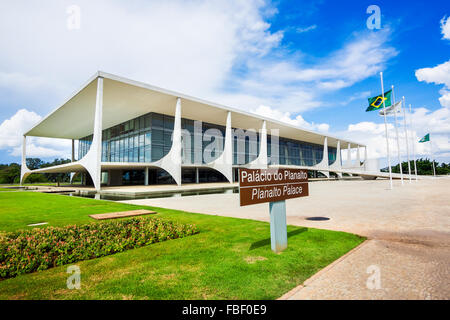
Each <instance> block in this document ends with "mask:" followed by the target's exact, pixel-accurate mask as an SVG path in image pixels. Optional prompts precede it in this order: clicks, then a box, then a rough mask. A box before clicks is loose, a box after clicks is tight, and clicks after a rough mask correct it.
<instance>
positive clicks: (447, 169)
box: [381, 158, 450, 175]
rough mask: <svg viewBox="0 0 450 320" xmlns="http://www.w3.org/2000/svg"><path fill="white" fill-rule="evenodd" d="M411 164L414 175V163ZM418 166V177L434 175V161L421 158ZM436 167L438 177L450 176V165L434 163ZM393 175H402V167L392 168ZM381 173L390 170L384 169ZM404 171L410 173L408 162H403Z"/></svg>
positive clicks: (417, 163) (417, 161)
mask: <svg viewBox="0 0 450 320" xmlns="http://www.w3.org/2000/svg"><path fill="white" fill-rule="evenodd" d="M410 164H411V173H412V174H414V161H411V162H410ZM416 165H417V174H418V175H433V161H431V160H430V159H427V158H426V159H423V158H420V159H418V160H416ZM434 166H435V168H436V175H447V174H450V163H444V162H442V163H439V162H437V161H435V162H434ZM391 168H392V172H393V173H400V166H399V165H398V164H397V165H395V166H392V167H391ZM381 171H384V172H388V171H389V169H388V168H383V169H381ZM402 171H403V173H408V162H406V161H405V162H402Z"/></svg>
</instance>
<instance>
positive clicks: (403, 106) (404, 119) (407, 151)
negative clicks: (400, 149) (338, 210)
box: [402, 96, 411, 183]
mask: <svg viewBox="0 0 450 320" xmlns="http://www.w3.org/2000/svg"><path fill="white" fill-rule="evenodd" d="M402 100H403V101H402V108H403V127H404V128H405V142H406V155H407V157H408V173H409V183H411V163H410V160H409V141H408V128H407V126H406V110H405V109H406V105H405V96H403V97H402Z"/></svg>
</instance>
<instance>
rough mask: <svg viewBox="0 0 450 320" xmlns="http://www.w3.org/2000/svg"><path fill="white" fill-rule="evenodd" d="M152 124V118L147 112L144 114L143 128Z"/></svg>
mask: <svg viewBox="0 0 450 320" xmlns="http://www.w3.org/2000/svg"><path fill="white" fill-rule="evenodd" d="M151 125H152V118H151V116H150V115H149V114H147V115H146V116H145V128H146V129H148V128H150V127H151Z"/></svg>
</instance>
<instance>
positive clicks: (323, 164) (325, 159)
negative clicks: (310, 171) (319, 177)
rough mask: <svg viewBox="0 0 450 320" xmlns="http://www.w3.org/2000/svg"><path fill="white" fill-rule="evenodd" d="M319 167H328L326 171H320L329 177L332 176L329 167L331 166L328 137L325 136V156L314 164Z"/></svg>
mask: <svg viewBox="0 0 450 320" xmlns="http://www.w3.org/2000/svg"><path fill="white" fill-rule="evenodd" d="M314 167H315V168H317V169H327V170H326V171H321V170H318V171H319V172H321V173H323V174H324V175H325V176H326V177H327V178H329V177H330V172H329V171H328V168H329V167H330V164H329V161H328V137H324V139H323V156H322V160H321V161H320V162H319V163H318V164H316V165H315V166H314Z"/></svg>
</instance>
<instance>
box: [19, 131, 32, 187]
mask: <svg viewBox="0 0 450 320" xmlns="http://www.w3.org/2000/svg"><path fill="white" fill-rule="evenodd" d="M29 175H30V169H28V167H27V137H26V136H23V140H22V166H21V168H20V185H22V184H23V181H24V180H25V179H26V178H27V177H28V176H29Z"/></svg>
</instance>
